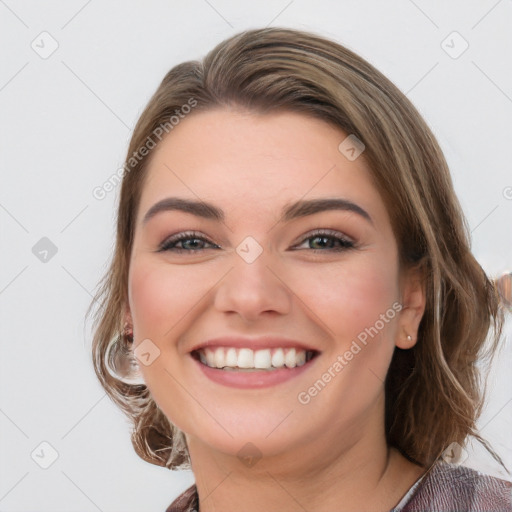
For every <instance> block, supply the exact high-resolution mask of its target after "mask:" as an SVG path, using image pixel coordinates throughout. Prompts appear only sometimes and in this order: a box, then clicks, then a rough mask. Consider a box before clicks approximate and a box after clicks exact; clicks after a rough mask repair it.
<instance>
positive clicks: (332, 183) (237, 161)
mask: <svg viewBox="0 0 512 512" xmlns="http://www.w3.org/2000/svg"><path fill="white" fill-rule="evenodd" d="M348 135H349V134H347V133H345V132H343V131H342V130H341V129H339V128H336V127H333V126H332V125H330V124H328V123H326V122H324V121H322V120H320V119H316V118H313V117H310V116H305V115H303V114H299V113H292V112H279V113H272V114H258V113H253V112H247V111H240V110H229V109H218V110H210V111H207V112H200V113H197V112H196V113H194V114H192V115H190V116H188V117H186V118H185V119H184V120H182V121H181V122H180V124H179V125H177V126H176V127H175V128H174V129H173V131H172V132H170V134H169V135H168V136H167V137H166V138H165V139H164V140H163V141H162V142H161V143H160V144H159V146H158V147H157V148H156V149H155V150H154V154H152V155H151V161H150V164H149V166H148V169H147V171H146V172H147V173H148V174H147V176H146V179H145V183H144V187H143V190H142V194H141V202H140V209H139V217H140V216H141V215H143V214H144V212H145V211H146V210H147V209H148V208H149V207H150V206H151V205H152V204H154V203H155V202H157V201H159V200H162V199H164V198H165V197H167V196H169V195H173V196H182V197H187V198H191V199H196V200H197V199H199V200H201V199H202V200H207V199H208V200H211V201H212V202H216V203H218V204H219V205H220V206H221V207H222V208H223V209H224V210H225V211H227V212H229V210H230V209H234V210H236V212H237V215H240V214H241V215H244V214H247V215H248V216H249V217H254V213H255V211H259V212H262V213H263V212H264V211H266V210H274V213H275V210H276V208H280V207H281V205H282V204H283V203H286V202H288V201H290V200H297V199H301V198H304V199H310V198H317V197H326V196H329V197H333V196H339V197H344V198H347V199H350V200H352V201H356V202H359V203H361V204H364V205H365V206H366V207H365V209H367V210H371V211H372V212H373V214H374V215H372V216H375V217H376V218H379V217H382V216H384V217H385V218H386V217H387V214H386V211H385V208H384V204H383V203H382V200H381V198H380V195H379V193H378V191H377V189H376V188H375V186H374V185H373V182H372V177H371V170H370V169H369V167H368V166H367V164H366V162H365V160H364V158H363V156H360V157H358V158H356V159H355V160H353V161H351V160H349V159H348V158H347V156H346V154H345V153H342V152H340V150H339V146H340V144H341V143H342V142H343V141H345V140H346V139H347V137H348ZM255 208H256V209H257V210H255Z"/></svg>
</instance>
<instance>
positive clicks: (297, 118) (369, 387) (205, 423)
mask: <svg viewBox="0 0 512 512" xmlns="http://www.w3.org/2000/svg"><path fill="white" fill-rule="evenodd" d="M346 136H347V134H345V133H344V132H343V131H341V130H340V129H338V128H334V127H333V126H331V125H329V124H327V123H325V122H323V121H321V120H318V119H314V118H311V117H307V116H304V115H302V114H298V113H289V112H279V113H272V114H265V115H261V114H257V113H254V112H247V111H243V110H235V109H216V110H211V111H208V112H201V113H195V114H193V115H190V116H188V117H187V118H185V119H184V120H182V121H181V122H180V124H179V125H178V126H176V127H175V128H174V130H173V131H172V132H171V133H170V134H169V136H168V137H167V138H166V139H164V140H163V141H162V143H161V144H160V145H159V146H158V147H157V148H156V149H155V150H154V152H153V154H152V155H151V161H150V164H149V167H148V169H147V172H148V175H147V179H146V181H145V183H144V185H143V190H142V195H141V201H140V205H139V208H138V212H137V224H136V229H135V237H134V243H133V250H132V254H131V261H130V272H129V277H128V290H129V304H128V305H127V313H126V314H127V321H128V322H130V324H131V325H133V329H134V340H135V343H134V344H135V347H136V346H137V345H138V344H139V343H140V342H141V341H142V340H144V339H147V338H149V339H150V340H151V342H152V343H154V344H155V345H156V346H157V347H158V349H159V350H160V354H159V356H158V357H157V358H156V359H155V360H154V361H153V362H152V363H151V364H150V365H148V366H145V365H140V366H141V371H142V372H143V376H144V379H145V381H146V383H147V385H148V387H149V389H150V391H151V394H152V396H153V398H154V400H155V401H156V403H157V404H158V406H159V407H160V408H161V410H162V411H163V412H164V414H165V415H166V416H167V417H168V418H169V420H170V421H171V422H173V423H174V424H175V425H177V426H178V427H179V428H180V429H181V430H182V431H183V432H185V434H186V439H187V443H188V447H189V451H190V455H191V461H192V469H193V471H194V475H195V478H196V484H197V487H198V493H199V497H200V500H201V501H200V509H201V511H206V512H210V511H214V510H216V511H218V510H224V511H235V510H245V511H246V512H251V511H256V510H258V511H261V510H269V511H272V510H286V511H295V510H297V511H303V510H304V509H305V510H315V511H316V512H323V511H325V512H327V511H332V510H337V511H339V512H343V511H353V510H368V511H376V512H377V511H382V512H384V511H388V510H390V509H391V508H392V507H393V506H394V505H396V504H397V503H398V502H399V500H400V499H401V497H402V496H403V495H404V494H405V492H406V491H407V490H408V489H409V488H410V486H411V485H412V484H413V483H414V482H415V481H416V480H417V479H418V478H419V477H420V476H421V474H423V473H424V471H425V468H421V467H419V466H417V465H415V464H413V463H411V462H409V461H408V460H407V459H405V458H404V457H403V456H402V455H401V454H400V453H399V452H398V451H397V450H395V449H390V448H389V447H388V446H387V444H386V440H385V431H384V397H385V395H384V379H385V376H386V373H387V370H388V367H389V363H390V361H391V357H392V355H393V350H394V348H395V346H398V347H400V348H404V349H407V348H410V347H412V346H413V345H414V343H415V342H416V337H417V330H418V326H419V323H420V320H421V317H422V315H423V312H424V309H425V289H424V284H423V280H422V279H421V276H420V275H419V274H418V273H417V272H415V271H413V270H405V269H400V268H399V263H398V262H399V260H398V249H397V243H396V240H395V237H394V234H393V230H392V227H391V223H390V220H389V216H388V213H387V210H386V207H385V205H384V203H383V200H382V198H381V197H380V195H379V192H378V190H377V189H376V188H375V186H374V185H373V183H372V180H371V172H370V170H369V168H368V166H367V164H366V162H365V160H364V153H363V155H362V156H360V157H359V158H357V159H356V160H355V161H349V160H348V159H347V158H346V157H345V156H344V155H343V154H342V153H340V151H339V150H338V146H339V144H340V142H341V141H343V140H344V139H345V137H346ZM168 196H177V197H184V198H189V199H196V200H197V199H201V200H204V201H208V202H212V203H214V204H215V205H216V206H218V207H220V208H222V209H223V210H224V212H225V220H224V222H218V221H214V220H206V219H202V218H199V217H195V216H193V215H191V214H189V213H184V212H179V211H166V212H162V213H159V214H157V215H156V216H154V217H153V218H152V219H151V220H150V221H149V222H147V223H146V224H143V222H142V219H143V216H144V215H145V213H146V212H147V211H148V209H149V208H150V207H151V206H152V205H153V204H155V203H156V202H158V201H159V200H161V199H164V198H166V197H168ZM323 197H342V198H345V199H349V200H350V201H352V202H354V203H356V204H357V205H359V206H360V207H361V208H363V209H364V210H366V211H367V212H368V213H369V215H370V216H371V219H372V221H373V223H371V222H369V221H368V220H366V219H364V218H363V217H362V216H360V215H358V214H356V213H354V212H348V211H339V210H332V211H324V212H320V213H316V214H314V215H311V216H307V217H302V218H299V219H295V220H292V221H290V222H287V223H281V222H278V219H279V214H280V212H281V209H282V207H283V206H284V205H285V204H287V203H288V202H292V201H296V200H299V199H313V198H323ZM318 228H322V229H331V230H335V231H337V232H339V233H340V234H341V235H342V236H345V237H349V238H350V239H351V240H352V241H354V243H355V247H354V248H353V249H349V250H345V251H334V250H333V249H330V247H332V245H329V244H330V243H332V241H331V240H324V244H323V245H322V239H320V240H319V239H318V238H313V239H311V238H308V237H310V236H312V235H311V234H310V232H311V231H312V230H314V229H318ZM189 230H194V231H197V232H199V234H200V235H201V236H202V237H203V238H205V239H206V240H207V242H203V243H201V242H198V243H197V244H193V241H192V244H191V242H190V241H189V242H188V250H189V251H190V249H191V248H199V250H197V251H196V252H195V253H191V252H188V253H186V252H182V253H181V254H178V253H175V252H172V251H166V252H157V249H158V247H159V244H160V243H161V242H162V241H164V240H165V239H166V238H168V237H169V236H170V235H172V234H175V233H180V232H183V231H189ZM247 236H251V237H253V238H254V239H256V240H257V241H258V243H259V244H260V246H261V248H262V249H263V252H262V254H261V255H260V256H259V257H258V258H257V259H256V260H255V261H254V262H253V263H251V264H248V263H247V262H246V261H245V260H243V259H242V258H241V257H240V256H239V254H238V253H237V252H236V248H237V246H238V245H239V244H240V243H241V242H242V241H243V240H244V239H245V237H247ZM313 236H314V235H313ZM192 238H195V237H194V236H192ZM325 242H327V243H325ZM335 244H336V242H335ZM213 245H216V246H218V247H219V249H214V248H212V246H213ZM177 247H179V248H182V249H183V247H185V248H186V247H187V243H186V242H185V243H182V244H180V243H178V246H177ZM292 247H294V248H297V247H298V249H295V250H292V249H291V248H292ZM335 247H336V245H335ZM314 249H317V250H316V251H315V250H314ZM185 250H187V249H184V251H185ZM395 302H398V303H401V304H402V306H403V309H402V310H401V311H400V312H399V313H397V314H396V316H395V317H394V318H393V319H391V320H389V321H388V322H387V323H385V326H384V328H383V329H381V330H380V331H379V334H378V335H377V336H375V337H373V338H370V341H369V343H368V344H367V345H366V346H365V347H364V348H363V349H362V350H361V351H360V352H359V353H358V354H357V355H355V356H354V357H353V359H352V360H351V361H350V362H349V363H348V364H347V365H346V366H345V367H344V368H343V370H342V371H341V372H339V373H338V374H337V375H336V377H335V378H333V379H332V380H331V382H329V383H328V385H326V386H325V388H324V389H323V390H322V391H321V392H320V393H318V394H317V396H315V397H314V398H312V399H311V401H310V402H309V403H308V404H306V405H304V404H301V403H299V401H298V399H297V396H298V394H299V393H300V392H301V391H305V390H307V389H308V388H309V387H310V386H311V385H312V384H313V383H314V382H315V381H316V380H318V379H319V378H321V376H322V374H323V373H324V372H325V371H326V370H327V369H328V368H329V367H330V366H332V364H333V363H334V362H335V361H336V360H337V356H338V355H340V354H341V355H342V354H344V353H345V352H346V351H347V350H348V349H349V347H350V345H351V343H352V341H353V340H355V339H356V338H357V336H358V334H360V333H361V332H362V331H364V330H365V328H368V327H370V326H373V325H375V323H376V321H377V320H378V319H379V318H380V316H379V315H381V314H383V313H385V312H386V311H387V310H388V309H389V308H391V306H392V304H393V303H395ZM237 334H238V335H241V336H258V335H263V334H272V335H277V336H283V337H286V338H291V339H294V340H301V341H303V342H306V343H307V344H310V345H313V346H314V347H316V348H317V349H318V350H319V351H321V353H320V355H319V356H318V357H317V358H316V359H315V360H314V361H313V363H312V366H311V367H310V368H309V369H308V370H307V371H305V372H303V373H302V374H301V375H299V376H297V377H295V378H293V379H290V380H288V381H286V382H283V383H280V384H278V385H276V386H273V387H270V388H264V389H257V390H251V389H235V388H232V387H227V386H223V385H221V384H218V383H214V382H212V381H211V380H209V379H208V378H207V377H205V376H204V375H203V373H202V372H201V371H200V370H199V369H198V368H197V363H195V361H194V360H193V359H192V358H191V356H190V353H189V352H190V350H191V348H192V346H193V345H194V344H196V343H198V342H201V341H204V340H206V339H209V338H213V337H217V336H222V335H237ZM407 335H410V336H411V338H412V339H411V340H408V338H407ZM248 442H250V443H252V445H254V446H255V447H256V448H257V450H258V453H259V454H261V456H262V458H261V459H260V460H258V462H257V463H256V464H255V465H253V466H252V467H248V466H247V465H246V464H244V463H243V461H242V460H241V459H240V458H239V457H238V456H237V453H238V452H239V450H240V449H241V448H242V447H243V446H244V445H246V443H248Z"/></svg>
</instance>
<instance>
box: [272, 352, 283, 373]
mask: <svg viewBox="0 0 512 512" xmlns="http://www.w3.org/2000/svg"><path fill="white" fill-rule="evenodd" d="M272 366H273V367H274V368H282V367H283V366H284V350H283V349H282V348H278V349H277V350H276V351H275V352H274V353H273V354H272Z"/></svg>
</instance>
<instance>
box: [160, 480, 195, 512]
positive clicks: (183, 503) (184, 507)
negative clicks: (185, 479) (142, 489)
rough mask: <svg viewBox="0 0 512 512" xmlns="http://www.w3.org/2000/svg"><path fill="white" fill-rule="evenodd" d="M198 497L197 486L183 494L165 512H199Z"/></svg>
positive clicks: (191, 487)
mask: <svg viewBox="0 0 512 512" xmlns="http://www.w3.org/2000/svg"><path fill="white" fill-rule="evenodd" d="M198 505H199V504H198V497H197V489H196V486H195V484H194V485H192V486H190V487H189V488H188V489H187V490H186V491H185V492H183V493H181V494H180V495H179V496H178V497H177V498H176V499H175V500H174V501H173V502H172V503H171V504H170V505H169V506H168V507H167V509H166V510H165V512H197V511H198V508H199V506H198Z"/></svg>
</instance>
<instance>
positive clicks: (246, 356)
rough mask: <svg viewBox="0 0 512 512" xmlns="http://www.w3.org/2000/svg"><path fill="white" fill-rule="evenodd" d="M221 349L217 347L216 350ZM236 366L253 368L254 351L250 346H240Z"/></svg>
mask: <svg viewBox="0 0 512 512" xmlns="http://www.w3.org/2000/svg"><path fill="white" fill-rule="evenodd" d="M221 350H222V349H217V351H218V352H220V351H221ZM224 366H226V365H224ZM238 366H239V367H240V368H254V352H253V351H252V350H251V349H250V348H241V349H240V350H239V352H238Z"/></svg>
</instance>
